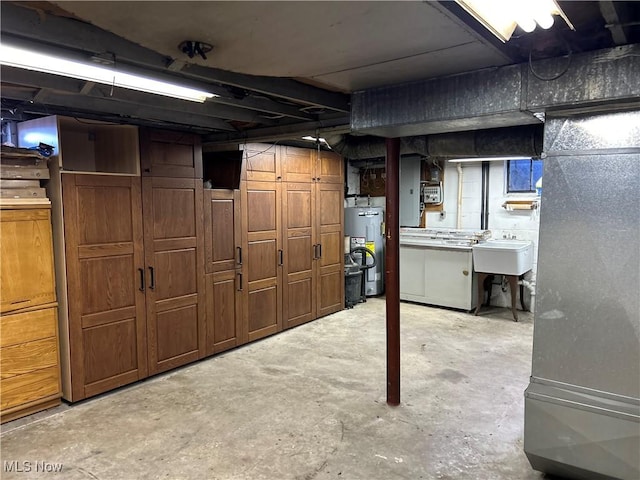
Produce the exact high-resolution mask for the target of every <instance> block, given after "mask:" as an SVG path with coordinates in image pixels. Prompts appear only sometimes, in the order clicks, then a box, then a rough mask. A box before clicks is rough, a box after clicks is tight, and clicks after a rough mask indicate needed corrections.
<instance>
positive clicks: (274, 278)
mask: <svg viewBox="0 0 640 480" xmlns="http://www.w3.org/2000/svg"><path fill="white" fill-rule="evenodd" d="M247 176H249V173H248V172H247ZM280 187H281V182H280V181H273V182H267V181H243V182H242V184H241V188H240V191H241V195H242V197H241V198H242V200H241V209H242V222H243V223H242V232H243V236H244V238H243V240H242V251H243V255H244V258H245V261H246V263H245V264H244V267H243V275H242V279H241V282H243V283H242V286H241V289H242V292H243V301H242V309H243V312H242V315H243V322H242V323H243V331H244V332H245V334H246V337H245V339H246V340H247V341H253V340H256V339H258V338H262V337H265V336H267V335H272V334H274V333H276V332H278V331H280V330H282V263H283V261H284V257H283V255H284V252H283V250H282V240H281V233H282V232H281V221H280V216H281V194H280Z"/></svg>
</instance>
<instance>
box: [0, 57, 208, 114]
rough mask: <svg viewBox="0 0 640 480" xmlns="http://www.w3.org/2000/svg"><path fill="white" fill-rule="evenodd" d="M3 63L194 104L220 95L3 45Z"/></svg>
mask: <svg viewBox="0 0 640 480" xmlns="http://www.w3.org/2000/svg"><path fill="white" fill-rule="evenodd" d="M0 63H1V64H2V65H7V66H11V67H18V68H24V69H27V70H35V71H38V72H44V73H51V74H54V75H61V76H63V77H71V78H79V79H81V80H86V81H88V82H95V83H102V84H106V85H113V86H116V87H121V88H128V89H131V90H138V91H141V92H147V93H153V94H156V95H164V96H166V97H173V98H180V99H182V100H190V101H192V102H200V103H202V102H204V101H205V100H206V99H207V98H211V97H215V96H217V95H214V94H213V93H209V92H205V91H202V90H196V89H193V88H188V87H182V86H180V85H175V84H173V83H167V82H163V81H160V80H154V79H151V78H147V77H143V76H139V75H133V74H130V73H124V72H119V71H117V70H115V69H114V68H109V67H104V66H98V65H90V64H86V63H81V62H76V61H73V60H67V59H65V58H62V57H55V56H51V55H47V54H43V53H38V52H34V51H32V50H25V49H22V48H17V47H12V46H8V45H2V46H0Z"/></svg>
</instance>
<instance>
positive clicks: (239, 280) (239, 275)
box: [236, 272, 242, 292]
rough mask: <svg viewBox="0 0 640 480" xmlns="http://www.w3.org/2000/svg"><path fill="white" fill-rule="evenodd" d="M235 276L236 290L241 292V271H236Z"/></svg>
mask: <svg viewBox="0 0 640 480" xmlns="http://www.w3.org/2000/svg"><path fill="white" fill-rule="evenodd" d="M236 276H237V277H238V291H239V292H241V291H242V272H238V273H236Z"/></svg>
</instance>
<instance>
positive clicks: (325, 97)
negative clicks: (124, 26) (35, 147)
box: [1, 4, 349, 112]
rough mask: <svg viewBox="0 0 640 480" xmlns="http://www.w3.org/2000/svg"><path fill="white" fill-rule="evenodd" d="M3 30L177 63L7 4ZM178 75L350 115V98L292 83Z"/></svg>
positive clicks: (206, 71)
mask: <svg viewBox="0 0 640 480" xmlns="http://www.w3.org/2000/svg"><path fill="white" fill-rule="evenodd" d="M1 28H2V33H3V35H4V34H9V35H13V36H17V37H21V38H27V39H32V40H37V41H39V42H48V43H51V44H56V45H60V46H64V47H66V48H69V49H74V50H78V51H86V52H93V53H104V52H105V49H104V46H105V45H108V46H109V52H110V53H112V54H114V55H115V56H116V58H117V59H119V60H120V61H124V62H127V63H131V64H134V65H138V66H140V67H144V68H147V69H153V70H156V71H168V68H169V66H170V65H172V62H173V59H171V58H168V57H166V56H164V55H161V54H159V53H157V52H154V51H152V50H149V49H147V48H144V47H142V46H140V45H137V44H135V43H133V42H130V41H128V40H126V39H124V38H122V37H119V36H117V35H115V34H113V33H110V32H107V31H105V30H102V29H100V28H98V27H95V26H93V25H91V24H88V23H85V22H82V21H79V20H76V19H72V18H67V17H58V16H54V15H48V14H41V12H40V13H39V12H37V11H35V10H33V9H28V8H25V7H21V6H17V5H11V4H3V6H2V18H1ZM175 73H179V74H180V75H181V76H183V77H185V78H191V79H194V80H200V81H205V82H217V83H221V84H225V85H230V86H234V87H238V88H242V89H246V90H251V91H254V92H259V93H262V94H265V95H269V96H273V97H279V98H283V99H286V100H289V101H293V102H297V103H301V104H304V105H311V106H318V107H323V108H328V109H331V110H336V111H342V112H348V111H349V97H348V95H345V94H342V93H337V92H330V91H327V90H323V89H321V88H318V87H313V86H311V85H307V84H304V83H301V82H297V81H295V80H291V79H287V78H272V77H265V76H254V75H245V74H241V73H235V72H228V71H225V70H220V69H217V68H209V67H202V66H197V65H189V66H186V67H184V68H182V69H181V70H179V72H175ZM213 93H216V92H213Z"/></svg>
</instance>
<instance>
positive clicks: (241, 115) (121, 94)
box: [1, 67, 274, 124]
mask: <svg viewBox="0 0 640 480" xmlns="http://www.w3.org/2000/svg"><path fill="white" fill-rule="evenodd" d="M1 72H2V82H3V83H7V84H11V83H12V84H16V85H26V86H31V87H34V88H37V87H42V88H47V89H50V90H58V91H60V92H66V93H78V94H84V95H89V96H94V97H105V96H106V95H105V94H104V93H102V92H105V91H110V90H111V87H109V86H108V85H106V86H105V85H94V86H93V88H91V89H89V90H88V91H84V90H85V86H86V85H85V82H84V81H81V80H76V79H73V78H68V77H61V76H58V75H52V74H48V73H42V72H34V71H31V70H23V69H21V68H13V67H2V69H1ZM112 100H117V101H123V102H129V103H140V104H142V108H144V106H145V105H149V106H154V107H160V108H166V109H168V110H173V111H178V112H192V113H194V114H197V115H205V116H210V117H214V118H222V119H225V120H237V121H240V122H255V123H266V124H269V123H274V122H272V121H270V120H269V119H268V118H265V117H264V116H262V115H260V114H259V113H256V112H254V111H251V110H246V109H242V108H234V107H229V106H227V105H221V104H216V103H211V102H205V103H194V102H185V101H181V100H177V99H173V98H169V97H162V96H157V95H150V94H147V93H143V92H137V91H133V90H127V89H122V88H119V89H117V91H116V93H115V95H114V96H113V98H112Z"/></svg>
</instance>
